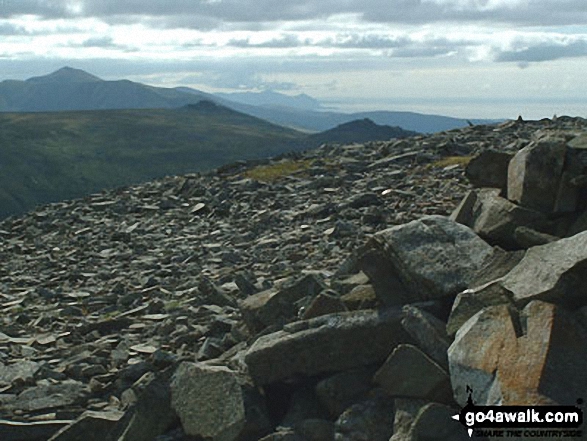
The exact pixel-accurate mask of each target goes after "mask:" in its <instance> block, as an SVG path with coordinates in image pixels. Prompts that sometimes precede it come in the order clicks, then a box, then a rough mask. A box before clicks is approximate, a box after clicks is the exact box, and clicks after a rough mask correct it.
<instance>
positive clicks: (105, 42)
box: [80, 37, 119, 48]
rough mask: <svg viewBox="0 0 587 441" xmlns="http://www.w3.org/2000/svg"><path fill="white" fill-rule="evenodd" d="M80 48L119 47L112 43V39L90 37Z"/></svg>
mask: <svg viewBox="0 0 587 441" xmlns="http://www.w3.org/2000/svg"><path fill="white" fill-rule="evenodd" d="M80 46H81V47H103V48H112V47H119V46H118V45H116V44H115V43H114V40H113V39H112V37H92V38H88V39H87V40H86V41H84V42H83V43H82V44H81V45H80Z"/></svg>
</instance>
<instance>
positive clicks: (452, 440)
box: [390, 403, 471, 441]
mask: <svg viewBox="0 0 587 441" xmlns="http://www.w3.org/2000/svg"><path fill="white" fill-rule="evenodd" d="M457 413H458V412H457V410H455V409H453V408H451V407H449V406H445V405H443V404H439V403H429V404H426V405H425V406H423V407H422V408H421V409H420V410H419V411H418V414H417V415H416V418H415V419H414V424H413V426H412V428H411V430H410V438H409V440H410V441H417V440H427V441H428V440H429V441H435V440H438V441H467V440H470V439H471V438H470V437H469V435H468V434H467V431H466V430H465V428H464V427H463V426H462V424H461V423H459V422H457V421H455V420H453V419H452V416H453V415H456V414H457ZM390 441H391V440H390ZM393 441H396V440H393ZM397 441H399V440H397Z"/></svg>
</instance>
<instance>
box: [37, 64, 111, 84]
mask: <svg viewBox="0 0 587 441" xmlns="http://www.w3.org/2000/svg"><path fill="white" fill-rule="evenodd" d="M26 81H27V82H30V83H94V82H97V81H103V80H102V79H101V78H98V77H97V76H95V75H92V74H89V73H87V72H86V71H84V70H81V69H75V68H73V67H69V66H65V67H62V68H61V69H59V70H56V71H55V72H53V73H50V74H48V75H43V76H40V77H32V78H29V79H28V80H26Z"/></svg>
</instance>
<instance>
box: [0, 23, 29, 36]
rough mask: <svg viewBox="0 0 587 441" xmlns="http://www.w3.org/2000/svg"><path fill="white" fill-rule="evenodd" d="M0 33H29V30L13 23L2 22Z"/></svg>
mask: <svg viewBox="0 0 587 441" xmlns="http://www.w3.org/2000/svg"><path fill="white" fill-rule="evenodd" d="M0 35H28V32H27V30H26V29H25V28H23V27H22V26H18V25H15V24H12V23H0Z"/></svg>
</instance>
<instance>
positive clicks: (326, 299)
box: [302, 291, 348, 320]
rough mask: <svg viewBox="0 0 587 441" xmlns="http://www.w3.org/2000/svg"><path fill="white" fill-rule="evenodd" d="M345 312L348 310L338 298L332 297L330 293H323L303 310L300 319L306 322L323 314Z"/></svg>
mask: <svg viewBox="0 0 587 441" xmlns="http://www.w3.org/2000/svg"><path fill="white" fill-rule="evenodd" d="M334 294H336V293H334ZM345 311H348V309H347V307H346V306H345V304H344V303H343V302H342V300H340V298H339V297H337V296H335V295H333V293H332V292H329V291H324V292H321V293H320V294H318V295H317V296H316V297H315V298H314V300H312V303H310V304H309V305H308V307H307V308H306V309H305V310H304V313H303V314H302V319H304V320H308V319H311V318H314V317H319V316H321V315H325V314H333V313H336V312H345Z"/></svg>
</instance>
